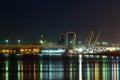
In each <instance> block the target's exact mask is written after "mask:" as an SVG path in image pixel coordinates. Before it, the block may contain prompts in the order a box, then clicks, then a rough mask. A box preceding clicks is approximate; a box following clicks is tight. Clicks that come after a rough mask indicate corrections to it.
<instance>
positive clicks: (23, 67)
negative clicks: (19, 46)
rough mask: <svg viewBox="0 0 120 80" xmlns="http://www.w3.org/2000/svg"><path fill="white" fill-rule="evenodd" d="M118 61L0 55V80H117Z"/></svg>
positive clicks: (89, 58) (84, 56)
mask: <svg viewBox="0 0 120 80" xmlns="http://www.w3.org/2000/svg"><path fill="white" fill-rule="evenodd" d="M119 60H120V57H117V56H114V57H113V56H98V55H94V56H93V55H92V56H91V55H77V56H60V55H56V56H55V55H49V56H48V55H46V56H45V55H44V56H43V55H8V54H4V55H0V80H119V75H120V74H119V72H120V69H119V66H120V61H119Z"/></svg>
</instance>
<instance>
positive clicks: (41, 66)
mask: <svg viewBox="0 0 120 80" xmlns="http://www.w3.org/2000/svg"><path fill="white" fill-rule="evenodd" d="M42 70H43V62H42V60H40V80H42V79H43V72H42Z"/></svg>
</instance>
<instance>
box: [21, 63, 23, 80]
mask: <svg viewBox="0 0 120 80" xmlns="http://www.w3.org/2000/svg"><path fill="white" fill-rule="evenodd" d="M21 80H24V68H23V62H21Z"/></svg>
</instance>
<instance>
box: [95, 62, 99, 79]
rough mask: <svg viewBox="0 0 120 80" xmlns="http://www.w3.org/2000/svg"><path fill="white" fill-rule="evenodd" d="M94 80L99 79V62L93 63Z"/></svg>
mask: <svg viewBox="0 0 120 80" xmlns="http://www.w3.org/2000/svg"><path fill="white" fill-rule="evenodd" d="M95 80H99V64H98V63H95Z"/></svg>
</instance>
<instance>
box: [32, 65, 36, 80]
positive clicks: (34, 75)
mask: <svg viewBox="0 0 120 80" xmlns="http://www.w3.org/2000/svg"><path fill="white" fill-rule="evenodd" d="M33 66H34V73H33V78H34V80H37V78H36V64H34V65H33Z"/></svg>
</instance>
